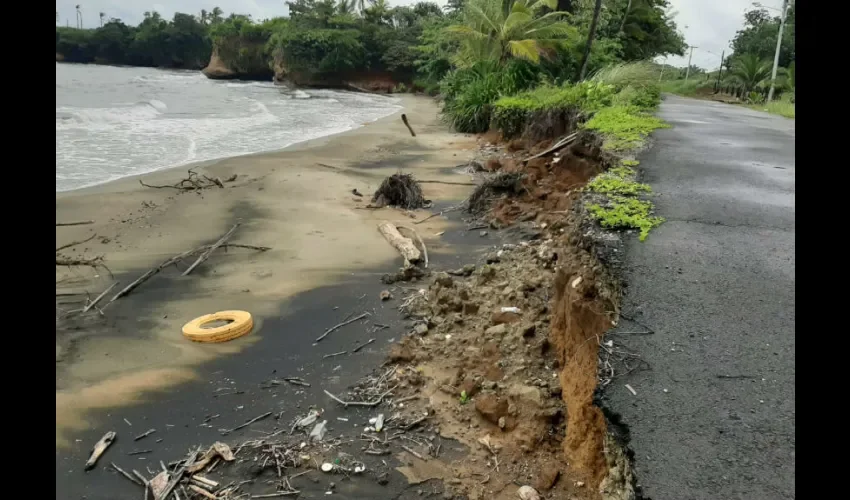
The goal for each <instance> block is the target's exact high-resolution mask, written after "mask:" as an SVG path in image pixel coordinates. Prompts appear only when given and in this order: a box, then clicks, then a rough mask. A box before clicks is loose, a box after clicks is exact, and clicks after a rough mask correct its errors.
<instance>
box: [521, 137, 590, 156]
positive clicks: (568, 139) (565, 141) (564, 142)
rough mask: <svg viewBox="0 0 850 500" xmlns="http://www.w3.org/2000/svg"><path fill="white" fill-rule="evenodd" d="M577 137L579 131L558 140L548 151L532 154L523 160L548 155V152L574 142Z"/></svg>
mask: <svg viewBox="0 0 850 500" xmlns="http://www.w3.org/2000/svg"><path fill="white" fill-rule="evenodd" d="M576 137H578V132H575V133H573V134H570V135H568V136H566V137H564V138H563V139H561V140H560V141H558V142H557V143H556V144H555V145H554V146H552V147H551V148H549V149H547V150H546V151H543V152H541V153H537V154H536V155H534V156H530V157H528V158H526V159H524V160H522V161H528V160H533V159H535V158H540V157H541V156H543V155H547V154H549V153H551V152H552V151H555V150H557V149H561V148H562V147H564V146H566V145H567V144H569V143H571V142H573V140H575V138H576Z"/></svg>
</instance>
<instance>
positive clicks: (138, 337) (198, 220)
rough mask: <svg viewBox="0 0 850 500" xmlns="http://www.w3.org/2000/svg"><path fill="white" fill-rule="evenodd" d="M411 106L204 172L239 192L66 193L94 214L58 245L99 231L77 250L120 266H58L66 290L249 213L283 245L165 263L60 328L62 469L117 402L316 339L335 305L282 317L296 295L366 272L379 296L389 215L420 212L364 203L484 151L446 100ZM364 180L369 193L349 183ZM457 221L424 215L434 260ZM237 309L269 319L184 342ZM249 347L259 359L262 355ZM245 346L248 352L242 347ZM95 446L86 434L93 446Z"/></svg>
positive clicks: (131, 267)
mask: <svg viewBox="0 0 850 500" xmlns="http://www.w3.org/2000/svg"><path fill="white" fill-rule="evenodd" d="M402 104H403V106H404V109H403V110H401V111H399V112H398V113H396V114H394V115H391V116H389V117H387V118H384V119H381V120H378V121H376V122H373V123H370V124H368V125H366V126H364V127H362V128H360V129H357V130H354V131H350V132H347V133H344V134H339V135H335V136H330V137H326V138H322V139H317V140H313V141H309V142H306V143H302V144H299V145H296V146H295V147H292V148H289V149H287V150H284V151H281V152H277V153H272V154H262V155H252V156H244V157H237V158H230V159H226V160H221V161H217V162H211V163H207V164H204V165H202V166H201V167H200V168H199V169H198V171H199V173H206V174H207V175H210V176H217V177H220V178H222V179H225V178H227V177H229V176H231V175H233V174H237V175H238V177H237V179H236V181H235V182H233V183H231V184H228V185H227V187H226V188H225V189H218V188H213V189H208V190H205V191H203V192H202V193H198V194H196V193H179V194H178V193H177V192H176V191H175V190H173V189H153V188H148V187H143V186H141V185H140V184H139V182H138V178H127V179H122V180H119V181H115V182H112V183H109V184H105V185H102V186H97V187H93V188H87V189H84V190H79V191H74V192H70V193H59V194H57V197H56V220H57V222H64V221H77V220H94V221H95V223H94V224H91V225H82V226H71V227H57V235H56V238H57V246H59V245H62V244H65V243H68V242H72V241H78V240H82V239H85V238H88V237H90V236H91V235H92V234H96V235H97V236H96V237H95V238H94V239H92V240H91V241H89V242H88V243H86V244H83V245H79V246H77V247H74V248H72V249H70V250H69V251H68V252H66V254H67V255H70V256H85V257H93V256H95V255H103V257H104V262H105V263H106V264H107V265H108V267H109V270H110V271H111V273H112V275H113V276H110V275H109V273H108V272H106V271H105V270H98V271H93V270H91V269H87V268H74V269H71V270H68V269H66V268H62V269H60V268H57V276H56V279H57V281H60V280H61V281H62V283H61V285H57V287H58V288H59V287H61V288H62V289H63V291H69V290H71V291H74V290H78V291H87V292H88V293H90V294H91V295H92V296H95V295H97V294H99V293H100V292H101V291H102V290H104V289H105V288H106V287H108V286H109V285H110V284H111V283H112V282H113V281H114V280H119V281H120V282H121V283H122V284H121V285H119V286H118V287H116V288H115V289H114V290H113V292H114V291H115V290H118V289H120V288H121V287H123V286H125V285H126V284H129V283H130V282H131V281H133V280H134V279H136V278H137V277H138V276H140V275H141V274H143V273H144V272H145V271H147V270H148V269H150V268H151V267H154V266H156V265H158V264H159V263H160V262H162V261H164V260H166V259H168V258H169V257H172V256H174V255H176V254H179V253H182V252H184V251H186V250H189V249H192V248H195V247H197V246H200V245H203V244H206V243H211V242H213V241H215V240H217V239H218V238H219V237H220V236H221V235H222V234H224V233H225V232H226V231H227V230H228V229H229V228H230V227H231V226H232V225H233V224H235V223H236V222H237V221H239V222H241V223H242V225H241V226H240V228H239V229H238V230H237V232H236V234H235V235H234V237H233V238H232V240H231V241H232V242H233V243H243V244H251V245H264V246H269V247H272V250H269V251H267V252H264V253H257V252H254V251H251V250H242V249H231V250H229V251H228V252H226V253H225V252H223V251H218V252H217V253H216V254H215V255H214V256H213V257H212V258H210V259H209V260H208V261H207V262H206V263H204V264H203V265H202V266H200V267H199V268H198V269H197V270H196V271H195V272H193V273H192V274H191V275H190V276H187V277H180V276H179V272H178V271H177V270H175V269H168V270H165V271H163V272H162V273H160V274H159V275H157V276H155V277H154V278H152V279H151V280H149V281H147V282H146V283H145V284H143V285H142V286H141V287H139V288H138V289H137V290H136V291H135V292H134V293H132V294H131V295H129V296H127V297H125V298H122V299H120V300H118V301H116V302H114V303H112V304H110V305H109V306H107V307H106V308H105V310H104V316H103V317H98V316H97V315H96V314H95V315H94V320H92V321H91V322H90V324H87V325H85V327H84V328H80V329H68V328H65V327H64V324H63V325H59V324H57V339H56V352H57V365H56V441H57V474H58V473H59V468H58V467H59V450H60V449H65V450H66V451H68V447H71V448H72V449H77V448H78V444H79V443H77V442H76V439H78V438H79V437H78V436H86V437H89V436H90V435H93V434H97V433H98V432H101V430H102V427H100V425H98V424H102V423H103V422H102V421H100V422H93V421H92V419H93V415H95V414H96V415H98V417H97V420H102V419H103V418H106V417H104V415H106V416H110V415H114V414H115V413H114V410H116V409H118V408H126V407H128V406H130V405H134V406H135V407H136V408H138V407H139V406H138V405H136V403H139V402H143V401H148V400H152V399H154V398H158V397H161V396H158V394H160V393H162V394H165V395H168V394H173V392H169V391H170V390H173V388H174V387H176V386H178V385H181V384H182V385H184V386H189V385H191V384H199V383H201V384H204V383H209V382H204V381H203V379H202V376H201V374H202V373H203V372H204V371H205V370H202V369H201V367H202V366H203V365H204V364H207V365H209V364H210V363H213V362H214V361H215V360H219V359H229V360H230V361H231V362H232V363H236V364H242V365H245V364H248V363H254V362H255V360H256V353H257V350H256V349H258V348H260V346H262V345H264V342H283V341H286V342H289V341H292V342H296V341H297V343H298V344H299V345H301V344H308V341H307V340H305V339H304V338H303V337H301V336H304V335H306V336H312V335H314V334H315V333H316V330H322V329H324V328H326V327H327V323H328V322H329V321H330V320H332V319H336V316H333V315H331V313H327V314H321V313H317V314H316V316H314V317H311V318H309V319H305V318H299V320H298V321H299V325H304V324H308V325H310V326H311V328H310V329H309V330H310V331H306V329H305V328H304V327H299V328H296V329H290V328H280V327H279V326H272V325H278V323H277V322H279V321H280V318H281V317H288V313H292V312H293V310H291V309H289V308H291V307H292V305H291V304H292V302H291V299H292V298H293V297H294V296H295V295H296V294H299V293H302V292H306V291H309V290H314V289H317V288H319V287H327V286H331V285H337V286H342V287H343V289H344V290H347V292H348V293H351V294H355V295H356V296H360V294H361V292H360V290H361V289H362V288H363V287H362V286H361V284H362V283H367V282H368V283H372V284H374V285H371V286H369V287H368V291H367V290H365V289H364V291H363V292H362V293H372V294H375V293H377V291H376V290H377V289H378V288H379V281H378V276H379V275H380V274H381V273H383V272H391V271H394V270H395V269H396V268H397V267H398V266H399V265H400V263H401V259H400V257H399V256H398V255H397V254H396V252H395V250H393V249H392V248H391V247H390V246H389V245H388V244H387V243H386V242H385V241H384V240H383V238H382V237H381V236H380V234H379V233H378V232H377V230H376V225H377V222H378V221H380V220H396V221H408V222H409V221H411V219H410V218H409V217H408V216H407V215H406V214H404V213H403V212H401V211H398V210H395V209H381V210H377V211H373V210H366V209H362V207H363V206H365V205H366V204H367V203H368V201H369V200H368V198H369V196H370V195H371V193H372V191H373V190H374V189H375V188H377V186H378V185H379V184H380V182H381V180H383V178H384V177H385V176H387V175H389V174H392V173H395V172H397V171H399V170H403V171H405V172H409V173H412V174H414V175H415V176H416V177H417V178H419V179H432V180H449V181H463V180H465V179H464V178H463V177H461V176H458V175H456V174H450V173H447V170H448V168H449V167H453V166H455V165H458V164H461V163H464V162H466V161H468V160H469V159H470V158H471V157H472V156H473V154H474V151H475V147H476V142H475V139H474V138H473V137H471V136H464V135H461V134H452V133H449V132H447V131H446V128H445V127H444V126H443V125H442V124H440V123H439V120H438V114H437V113H438V108H437V106H436V104H435V103H434V101H433V100H431V99H428V98H424V97H414V96H404V97H403V98H402ZM401 112H404V113H406V114H407V116H408V119H409V120H410V123H411V125H412V127H413V128H414V130H415V131H416V133H417V136H416V137H411V136H410V134H409V133H408V132H407V129H406V128H405V127H404V125H403V124H402V123H401V119H400V113H401ZM320 164H321V165H320ZM185 176H186V169H185V168H181V169H175V170H168V171H160V172H156V173H152V174H147V175H144V176H141V178H142V179H143V180H144V181H145V182H146V183H148V184H152V185H166V184H173V183H175V182H177V181H179V180H180V179H182V178H184V177H185ZM355 188H356V189H357V190H358V191H359V192H361V193H363V194H364V197H363V198H358V197H355V196H353V195H352V194H351V190H352V189H355ZM469 189H470V188H469V187H465V186H447V185H440V184H424V185H423V190H424V192H425V195H426V197H427V198H430V199H433V200H435V202H438V203H439V202H440V200H443V202H445V200H452V199H455V200H457V199H462V198H464V197H465V196H466V195H467V193H468V191H469ZM425 214H426V212H425V211H419V213H418V214H417V215H418V218H422V217H423V216H424V215H425ZM447 227H449V223H447V222H446V221H445V220H444V219H442V218H434V219H431V220H430V221H428V222H426V223H424V224H421V225H418V226H416V228H417V230H418V231H419V232H420V234H421V235H422V237H423V238H424V239H425V241H426V243H427V245H428V249H429V253H430V254H431V257H432V259H439V258H441V254H442V256H443V257H446V258H448V254H449V253H450V252H449V251H448V243H446V239H445V238H446V236H447V235H448V234H449V233H447V234H446V235H443V237H438V236H435V233H437V232H439V231H442V230H444V229H446V228H447ZM459 234H460V232H459ZM459 237H461V238H462V237H463V235H462V234H460V236H459ZM476 243H479V242H476ZM479 244H480V243H479ZM183 268H184V267H181V270H182V269H183ZM372 288H375V289H376V290H373V289H372ZM110 296H111V294H110ZM355 298H356V297H355ZM57 299H58V298H57ZM63 299H66V298H65V297H63ZM369 299H370V300H371V299H373V297H372V296H369ZM105 302H106V301H104V303H105ZM59 307H62V308H66V309H71V308H74V307H78V305H74V304H62V305H60V306H59ZM223 309H244V310H248V311H250V312H251V313H252V314H253V315H254V317H255V322H256V325H257V326H256V327H255V329H254V332H253V333H252V334H251V335H248V336H246V337H244V338H242V339H239V340H238V341H234V342H229V343H224V344H214V345H201V344H192V343H190V342H187V341H186V340H185V339H183V337H182V335H181V334H180V328H181V326H182V325H183V324H184V323H185V322H187V321H189V320H190V319H192V318H194V317H197V316H200V315H202V314H206V313H209V312H213V311H218V310H223ZM329 309H330V310H332V309H331V308H330V304H324V305H323V306H322V309H321V310H322V311H328V310H329ZM336 312H338V311H336ZM336 312H335V313H336ZM335 313H334V314H335ZM305 321H306V323H305ZM400 333H403V332H400ZM272 336H275V337H278V336H280V337H285V338H284V339H276V340H275V339H272V338H270V337H272ZM291 337H292V338H291ZM295 337H298V338H295ZM311 339H312V337H311ZM311 341H312V340H310V342H311ZM370 347H371V346H370ZM248 350H250V352H253V353H254V354H253V355H250V356H249V355H248V352H246V351H248ZM364 351H365V350H364ZM239 352H244V353H245V355H244V357H243V356H231V355H233V354H236V353H239ZM177 392H178V393H180V392H182V391H177ZM110 419H112V420H114V418H110ZM132 430H133V431H135V430H139V429H136V428H133V429H132ZM142 430H143V429H142ZM140 432H141V430H140ZM95 439H96V438H95ZM88 446H90V444H89V443H88V441H86V443H85V446H84V448H85V447H88ZM63 455H64V453H63ZM57 492H58V490H57Z"/></svg>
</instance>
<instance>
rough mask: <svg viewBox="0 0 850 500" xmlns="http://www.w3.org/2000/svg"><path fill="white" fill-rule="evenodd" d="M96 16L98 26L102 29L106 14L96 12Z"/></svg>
mask: <svg viewBox="0 0 850 500" xmlns="http://www.w3.org/2000/svg"><path fill="white" fill-rule="evenodd" d="M97 15H98V16H100V26H101V27H103V18H104V17H105V16H106V14H104V13H103V12H98V14H97Z"/></svg>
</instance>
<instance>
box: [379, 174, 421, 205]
mask: <svg viewBox="0 0 850 500" xmlns="http://www.w3.org/2000/svg"><path fill="white" fill-rule="evenodd" d="M430 204H431V202H430V201H428V200H426V199H425V197H424V196H422V188H421V187H419V182H418V181H417V180H416V179H414V178H413V176H412V175H410V174H400V173H399V174H393V175H391V176H389V177H387V178H386V179H384V182H382V183H381V185H380V186H379V187H378V190H377V191H375V194H374V195H372V203H371V205H372V206H373V207H385V206H393V207H399V208H404V209H407V210H414V209H417V208H423V207H427V206H429V205H430Z"/></svg>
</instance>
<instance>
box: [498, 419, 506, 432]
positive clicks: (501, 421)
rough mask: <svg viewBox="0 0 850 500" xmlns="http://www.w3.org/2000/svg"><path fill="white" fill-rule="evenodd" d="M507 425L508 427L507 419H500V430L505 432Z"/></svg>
mask: <svg viewBox="0 0 850 500" xmlns="http://www.w3.org/2000/svg"><path fill="white" fill-rule="evenodd" d="M505 425H507V420H505V417H499V429H502V430H504V429H505Z"/></svg>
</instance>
